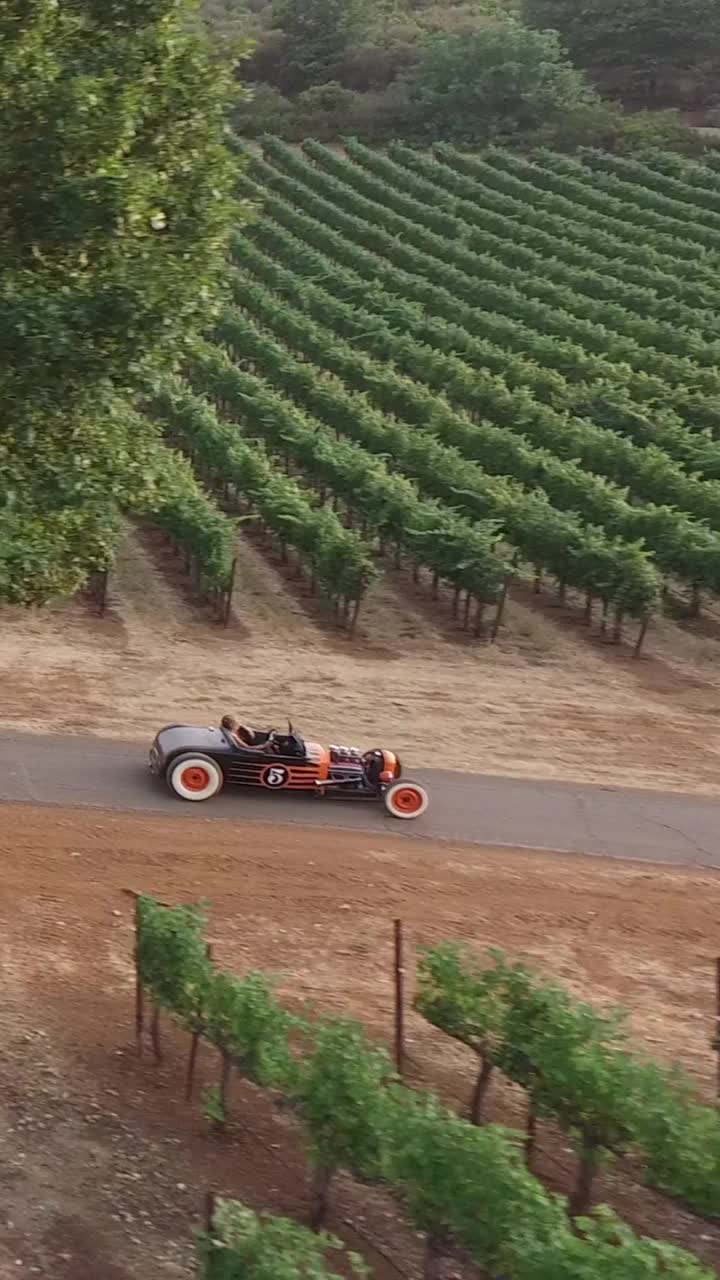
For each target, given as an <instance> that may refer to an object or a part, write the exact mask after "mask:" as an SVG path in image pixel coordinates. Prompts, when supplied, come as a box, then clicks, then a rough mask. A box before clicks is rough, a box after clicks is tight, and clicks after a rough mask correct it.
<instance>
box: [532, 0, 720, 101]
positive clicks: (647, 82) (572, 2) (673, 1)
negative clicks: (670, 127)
mask: <svg viewBox="0 0 720 1280" xmlns="http://www.w3.org/2000/svg"><path fill="white" fill-rule="evenodd" d="M523 16H524V18H525V20H526V21H527V22H528V23H529V24H530V25H531V26H533V27H538V28H542V29H545V28H548V27H551V28H553V29H554V30H556V31H558V32H559V33H560V35H561V37H562V40H563V43H564V44H565V45H566V47H567V49H568V50H569V53H570V56H571V57H572V58H573V60H574V61H575V62H576V63H577V65H578V66H580V67H583V68H585V69H586V70H587V71H588V72H589V73H590V74H591V75H592V76H593V78H594V79H595V81H596V82H597V83H598V85H599V86H600V87H601V88H603V89H605V90H607V91H609V92H612V93H619V94H621V95H623V96H625V97H628V98H630V99H638V100H640V101H642V102H645V103H654V102H656V101H658V100H663V101H666V100H667V98H668V94H672V87H673V84H674V83H676V82H678V81H680V80H682V78H683V77H688V76H689V77H691V78H692V79H693V80H694V82H695V84H696V86H697V89H698V90H699V91H700V92H702V91H703V88H704V82H705V81H707V82H708V83H709V81H710V79H711V77H712V76H713V75H715V76H716V75H717V72H718V70H719V69H720V6H718V4H717V2H716V0H635V3H633V4H632V5H628V4H627V3H625V0H589V3H586V4H583V5H581V6H579V5H578V4H577V3H576V0H523Z"/></svg>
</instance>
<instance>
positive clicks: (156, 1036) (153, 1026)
mask: <svg viewBox="0 0 720 1280" xmlns="http://www.w3.org/2000/svg"><path fill="white" fill-rule="evenodd" d="M150 1038H151V1040H152V1047H153V1053H154V1054H155V1061H156V1062H162V1049H161V1048H160V1006H159V1005H157V1004H154V1005H153V1011H152V1022H151V1023H150Z"/></svg>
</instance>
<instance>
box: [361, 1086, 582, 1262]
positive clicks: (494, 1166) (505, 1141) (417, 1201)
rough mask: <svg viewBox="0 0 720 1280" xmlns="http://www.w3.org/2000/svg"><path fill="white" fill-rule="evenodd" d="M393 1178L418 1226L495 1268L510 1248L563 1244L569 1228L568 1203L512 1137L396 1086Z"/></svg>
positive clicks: (389, 1168)
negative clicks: (531, 1168)
mask: <svg viewBox="0 0 720 1280" xmlns="http://www.w3.org/2000/svg"><path fill="white" fill-rule="evenodd" d="M388 1115H389V1125H390V1129H389V1139H390V1140H389V1141H388V1143H387V1154H386V1168H385V1172H386V1177H387V1179H388V1181H390V1182H391V1183H392V1184H393V1185H394V1186H396V1187H397V1188H398V1189H399V1190H400V1191H401V1193H402V1195H403V1199H404V1200H405V1202H406V1204H407V1207H408V1210H409V1212H410V1215H411V1217H412V1219H413V1221H414V1223H415V1225H416V1226H417V1227H418V1228H419V1229H420V1230H422V1231H425V1232H427V1233H428V1234H429V1235H430V1236H431V1237H433V1236H437V1237H440V1238H441V1239H442V1238H444V1237H447V1236H450V1237H453V1238H454V1239H456V1240H458V1241H459V1243H460V1244H461V1245H462V1246H463V1248H464V1249H466V1250H467V1251H468V1253H469V1254H470V1256H471V1257H472V1258H473V1259H474V1260H475V1261H476V1262H478V1263H479V1264H480V1265H481V1266H482V1267H483V1268H488V1269H490V1270H492V1272H493V1273H495V1272H496V1271H501V1270H504V1269H505V1264H506V1260H507V1255H508V1249H509V1247H510V1246H511V1242H512V1249H513V1251H515V1250H517V1252H518V1253H521V1252H522V1251H523V1248H524V1246H525V1244H527V1245H528V1247H530V1246H532V1247H542V1246H543V1245H545V1246H547V1247H550V1246H551V1245H552V1246H553V1247H554V1249H555V1250H556V1249H557V1243H558V1241H563V1240H564V1237H565V1235H566V1234H569V1233H568V1231H567V1219H566V1216H565V1211H564V1206H563V1203H562V1201H561V1200H560V1199H559V1198H558V1197H556V1196H551V1195H549V1194H548V1193H547V1192H546V1191H545V1190H544V1189H543V1187H542V1185H541V1184H540V1183H539V1182H538V1181H537V1179H536V1178H534V1177H533V1176H532V1175H531V1174H530V1173H528V1171H527V1169H526V1168H525V1167H524V1165H523V1163H522V1158H521V1155H520V1153H519V1151H518V1147H517V1144H516V1142H515V1141H514V1139H513V1135H512V1134H510V1133H506V1132H505V1131H504V1130H502V1129H499V1128H496V1127H493V1126H488V1127H486V1128H483V1129H477V1128H474V1127H472V1126H470V1125H468V1124H466V1123H465V1122H464V1121H462V1120H459V1119H458V1118H457V1116H455V1115H453V1114H452V1113H451V1112H449V1111H447V1110H446V1109H445V1108H443V1107H441V1106H440V1105H439V1103H438V1102H437V1101H436V1100H435V1099H434V1098H432V1097H429V1096H427V1095H416V1094H412V1093H408V1092H406V1091H405V1090H396V1091H394V1093H393V1095H392V1101H391V1105H390V1107H389V1112H388Z"/></svg>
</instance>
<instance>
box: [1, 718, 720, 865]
mask: <svg viewBox="0 0 720 1280" xmlns="http://www.w3.org/2000/svg"><path fill="white" fill-rule="evenodd" d="M146 753H147V744H138V745H137V746H136V745H133V744H129V743H126V742H113V741H107V740H103V739H99V738H81V737H74V736H73V737H63V738H60V737H42V736H39V735H38V736H36V735H32V734H8V733H5V734H3V735H2V736H0V801H29V802H32V803H36V804H38V803H41V804H55V805H81V806H90V807H93V806H94V807H101V808H114V809H124V810H141V811H143V812H147V813H172V814H175V815H177V814H180V813H182V814H183V815H184V816H185V818H187V819H188V820H192V819H193V818H194V817H195V816H196V815H199V816H201V817H203V818H208V817H213V816H214V817H218V818H237V820H238V821H242V819H243V817H246V818H249V819H251V820H253V821H266V822H283V823H285V822H287V823H304V824H308V825H314V826H328V827H338V828H345V829H348V830H365V831H378V832H379V831H383V832H389V831H392V833H393V834H394V835H405V836H410V835H424V836H433V837H442V838H448V839H457V840H468V841H473V842H477V843H480V844H499V845H503V844H504V845H528V846H530V847H532V848H543V849H557V850H561V851H563V852H568V853H597V854H607V855H610V856H614V857H629V858H639V859H642V860H644V861H659V862H668V863H688V864H694V865H704V866H712V867H718V868H720V800H713V799H709V798H705V797H702V796H683V795H680V794H668V793H662V792H652V791H631V790H624V789H622V788H619V787H598V786H581V785H578V784H575V783H560V782H529V781H524V780H518V779H513V778H496V777H487V776H475V775H471V774H464V773H450V772H448V771H444V770H439V769H418V770H416V771H414V776H415V777H417V779H418V781H421V782H425V783H426V784H427V786H428V788H429V790H430V793H431V803H430V808H429V810H428V812H427V813H426V814H425V815H424V816H423V817H422V818H419V819H418V820H417V821H415V822H412V823H403V822H396V821H393V820H392V819H390V818H388V817H387V816H386V814H385V812H384V810H383V809H382V808H381V806H379V805H375V804H372V803H367V804H365V803H353V802H350V801H344V802H342V801H329V800H328V801H325V802H323V801H322V800H318V799H315V798H313V797H305V796H295V797H294V796H273V797H270V796H266V795H257V794H255V793H253V792H238V791H229V792H226V793H224V794H222V795H220V796H218V798H217V799H216V800H213V801H211V802H210V803H209V804H206V805H205V804H203V805H197V806H193V805H190V804H183V802H182V801H180V800H176V799H174V798H173V797H172V796H171V795H170V794H169V793H168V792H167V791H166V789H165V787H164V784H163V783H161V782H158V781H157V780H156V779H154V778H152V777H151V776H150V774H149V772H148V770H147V767H146V765H145V760H146Z"/></svg>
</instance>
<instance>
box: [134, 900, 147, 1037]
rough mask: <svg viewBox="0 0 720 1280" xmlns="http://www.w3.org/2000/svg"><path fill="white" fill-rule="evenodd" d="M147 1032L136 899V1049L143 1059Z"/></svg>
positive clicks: (138, 912)
mask: <svg viewBox="0 0 720 1280" xmlns="http://www.w3.org/2000/svg"><path fill="white" fill-rule="evenodd" d="M144 1030H145V992H144V991H143V984H142V978H141V976H140V898H139V897H137V898H136V899H135V1047H136V1050H137V1056H138V1058H142V1051H143V1046H142V1042H143V1031H144Z"/></svg>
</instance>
